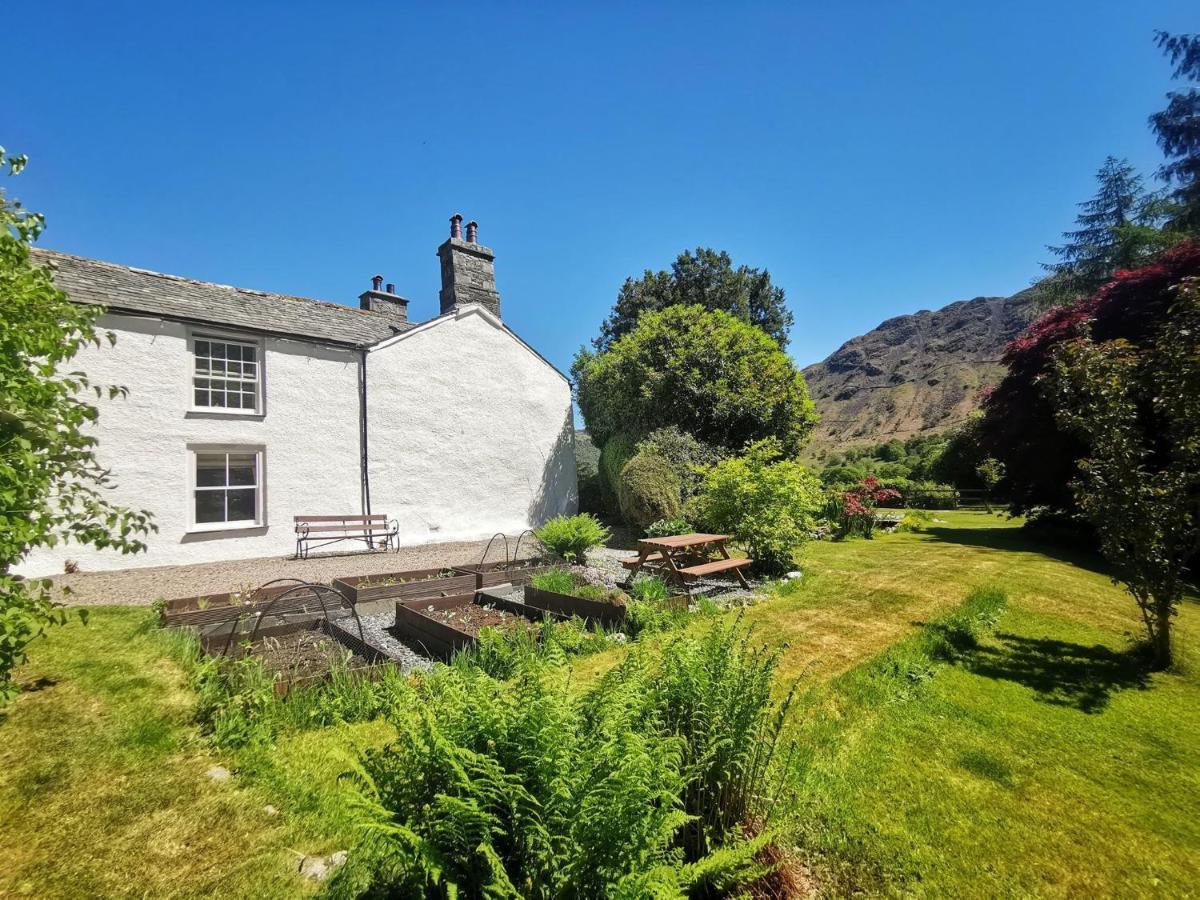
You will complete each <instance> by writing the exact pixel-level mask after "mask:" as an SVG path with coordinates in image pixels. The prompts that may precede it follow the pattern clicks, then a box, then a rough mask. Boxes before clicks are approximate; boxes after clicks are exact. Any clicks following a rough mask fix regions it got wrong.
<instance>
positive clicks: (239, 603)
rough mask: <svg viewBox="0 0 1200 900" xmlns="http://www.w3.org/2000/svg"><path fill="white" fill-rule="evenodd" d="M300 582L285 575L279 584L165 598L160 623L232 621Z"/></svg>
mask: <svg viewBox="0 0 1200 900" xmlns="http://www.w3.org/2000/svg"><path fill="white" fill-rule="evenodd" d="M303 584H304V582H302V581H299V580H297V579H292V578H288V579H281V581H280V583H278V584H277V583H275V582H268V583H267V584H264V585H262V586H261V587H257V588H252V589H247V590H242V591H231V592H229V593H225V594H202V595H199V596H195V597H179V598H178V599H175V600H168V601H167V602H166V603H165V604H164V605H163V608H162V623H163V624H164V625H171V626H178V625H196V626H204V625H220V624H222V623H226V622H231V621H233V620H234V619H236V618H238V617H239V616H243V615H245V614H246V613H253V612H257V611H259V610H261V609H264V608H265V607H266V606H267V604H268V603H270V602H271V601H272V600H274V599H276V598H277V597H280V596H282V595H283V594H286V593H287V592H288V591H290V590H294V589H295V588H298V587H300V586H302V585H303Z"/></svg>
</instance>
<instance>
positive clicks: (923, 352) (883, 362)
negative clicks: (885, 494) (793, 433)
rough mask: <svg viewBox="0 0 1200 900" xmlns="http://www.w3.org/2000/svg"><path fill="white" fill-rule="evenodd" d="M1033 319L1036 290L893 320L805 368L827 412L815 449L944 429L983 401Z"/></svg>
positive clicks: (815, 452)
mask: <svg viewBox="0 0 1200 900" xmlns="http://www.w3.org/2000/svg"><path fill="white" fill-rule="evenodd" d="M1032 316H1033V307H1032V304H1031V301H1030V292H1029V291H1022V292H1021V293H1019V294H1014V295H1013V296H1012V297H976V298H975V299H974V300H960V301H959V302H957V303H951V304H950V305H949V306H946V307H943V308H942V309H939V310H936V311H934V312H930V311H929V310H922V311H921V312H918V313H913V314H912V315H910V316H897V317H896V318H894V319H888V320H887V321H886V322H884V323H882V324H881V325H879V326H878V327H877V328H875V329H873V330H872V331H868V332H867V333H866V334H864V335H860V336H859V337H856V338H853V339H851V340H849V341H847V342H846V343H844V344H842V346H841V347H839V348H838V350H837V352H836V353H834V354H833V355H832V356H830V357H828V358H827V359H826V360H824V361H823V362H819V363H816V364H815V365H811V366H809V367H808V368H806V369H805V370H804V378H805V380H806V381H807V382H808V390H809V393H810V394H811V395H812V398H813V402H814V403H816V406H817V409H818V410H819V411H820V413H821V422H820V423H819V424H818V425H817V427H816V429H815V430H814V432H813V439H812V443H811V444H810V447H809V454H811V455H816V456H820V455H821V452H822V451H823V450H827V449H833V448H841V447H845V446H849V445H852V444H875V443H880V442H883V441H888V440H891V439H892V438H899V439H900V440H903V439H905V438H908V437H912V436H913V435H917V434H927V433H933V432H937V431H942V430H944V429H946V428H949V427H951V426H953V425H955V424H957V423H958V422H961V421H962V420H963V419H964V418H966V416H967V415H968V414H969V413H970V412H971V411H972V410H973V409H975V408H976V407H977V406H978V405H979V396H978V395H979V391H980V389H982V388H984V387H988V386H990V385H993V384H995V383H996V382H997V381H999V379H1000V376H1001V374H1002V373H1003V367H1002V366H1001V365H1000V354H1001V352H1002V351H1003V349H1004V347H1005V345H1006V344H1008V342H1009V341H1011V340H1012V339H1013V338H1014V337H1016V336H1017V335H1018V334H1019V333H1020V332H1021V331H1022V330H1024V328H1025V326H1026V325H1028V324H1029V321H1030V320H1031V318H1032Z"/></svg>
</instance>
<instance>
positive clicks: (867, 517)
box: [834, 478, 900, 540]
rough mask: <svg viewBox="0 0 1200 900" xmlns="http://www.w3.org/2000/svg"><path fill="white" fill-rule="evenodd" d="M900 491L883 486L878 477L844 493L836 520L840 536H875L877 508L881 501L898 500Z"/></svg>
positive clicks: (868, 537) (869, 537)
mask: <svg viewBox="0 0 1200 900" xmlns="http://www.w3.org/2000/svg"><path fill="white" fill-rule="evenodd" d="M899 497H900V492H899V491H897V490H896V489H895V488H888V487H881V486H880V484H879V481H878V479H875V478H868V479H866V480H865V481H863V482H862V484H860V485H858V486H857V487H855V488H852V489H851V490H848V491H846V492H844V493H843V494H842V500H841V504H840V514H839V517H838V518H837V519H836V520H835V521H834V524H835V525H836V526H837V529H838V537H841V538H845V537H851V536H854V535H857V536H859V537H865V538H867V539H868V540H869V539H871V538H873V537H874V536H875V508H876V507H877V506H878V505H879V504H880V503H885V502H888V501H891V500H896V499H898V498H899Z"/></svg>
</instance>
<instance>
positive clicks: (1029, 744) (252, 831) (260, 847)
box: [0, 513, 1200, 897]
mask: <svg viewBox="0 0 1200 900" xmlns="http://www.w3.org/2000/svg"><path fill="white" fill-rule="evenodd" d="M939 519H941V520H943V521H940V522H935V523H934V524H933V525H931V526H930V527H929V529H928V530H927V531H926V532H924V533H918V534H902V535H886V536H881V537H879V538H877V539H876V540H874V541H853V542H848V543H842V544H834V543H821V544H814V545H811V546H809V547H807V548H806V549H805V551H804V553H803V557H802V562H803V565H804V569H805V573H806V574H805V578H804V580H803V582H802V583H801V584H799V585H798V586H796V587H793V588H791V589H790V590H787V591H782V592H780V593H779V594H777V595H776V596H774V597H773V598H772V599H771V600H769V601H768V602H766V603H763V604H761V605H759V606H756V607H754V608H752V609H751V610H750V611H749V612H748V613H747V614H746V618H747V619H748V620H749V621H750V622H752V623H754V624H755V626H756V628H757V629H758V633H759V634H760V635H761V636H762V637H763V639H764V640H766V641H769V642H773V643H785V644H786V645H787V650H786V652H785V655H784V657H783V665H782V672H781V676H782V677H781V679H780V689H781V691H782V690H783V689H784V688H785V687H786V685H787V684H789V683H790V682H791V681H792V680H795V679H801V680H802V683H803V685H804V686H805V689H806V693H805V695H804V697H803V701H802V703H801V708H800V709H799V710H798V713H799V715H798V718H797V721H796V724H795V726H794V729H793V734H794V736H795V737H796V738H797V739H798V740H799V741H800V743H801V746H802V747H804V748H806V750H807V752H809V753H811V765H810V767H809V771H808V775H807V777H806V779H805V780H804V782H803V783H802V784H801V785H798V789H799V793H800V806H799V815H798V817H797V823H798V824H797V826H796V828H795V831H794V835H793V837H794V838H795V842H796V844H797V845H798V846H799V848H800V850H801V852H802V854H803V856H804V857H805V858H806V859H807V860H808V862H809V863H810V866H811V868H812V869H813V870H814V873H815V877H816V879H817V882H818V883H819V884H820V885H821V886H822V887H823V889H824V892H825V893H827V894H830V895H839V896H840V895H844V894H846V893H848V892H850V891H852V890H862V891H865V892H866V893H868V894H890V893H903V894H917V895H929V896H946V895H953V896H981V897H982V896H987V897H991V896H1029V895H1049V896H1089V897H1090V896H1163V897H1185V896H1193V895H1195V894H1196V888H1195V887H1194V885H1196V884H1200V774H1198V772H1200V654H1198V653H1197V637H1198V635H1200V609H1198V607H1197V605H1196V604H1195V603H1193V602H1189V603H1188V604H1187V605H1186V607H1185V609H1184V610H1183V612H1182V614H1181V616H1180V619H1179V623H1178V630H1177V647H1178V648H1179V651H1180V652H1179V659H1180V662H1179V665H1178V667H1177V671H1175V672H1172V673H1169V674H1156V675H1152V676H1148V675H1146V674H1145V672H1144V670H1143V668H1142V667H1141V666H1140V664H1139V662H1138V660H1137V659H1136V658H1135V657H1134V656H1133V655H1132V654H1131V653H1130V652H1129V646H1130V636H1132V635H1136V633H1137V631H1138V625H1139V622H1138V619H1137V616H1136V609H1135V607H1134V605H1133V602H1132V600H1130V599H1129V598H1128V597H1127V596H1126V595H1124V594H1123V592H1122V591H1121V590H1120V589H1119V588H1117V587H1115V586H1113V585H1112V584H1111V582H1110V581H1109V579H1108V578H1107V576H1105V575H1104V574H1103V572H1101V571H1099V567H1098V566H1097V564H1096V563H1095V561H1094V560H1089V559H1072V558H1069V557H1065V556H1062V555H1060V554H1057V553H1049V552H1043V551H1042V550H1040V549H1039V548H1036V547H1033V546H1030V545H1029V544H1027V543H1026V542H1025V541H1024V539H1023V537H1022V535H1021V534H1020V533H1019V532H1018V531H1017V530H1016V529H1015V528H1014V527H1013V525H1012V523H1009V522H1007V521H1005V520H1003V519H999V518H996V517H994V516H987V515H985V514H982V513H941V514H939ZM983 583H993V584H999V585H1002V586H1003V587H1004V588H1005V589H1006V590H1007V592H1008V595H1009V606H1008V611H1007V612H1006V613H1005V614H1004V616H1003V617H1002V618H1001V619H1000V621H999V622H998V624H997V626H996V628H995V631H994V632H993V633H992V634H991V635H990V636H988V637H987V638H985V639H984V641H983V642H982V645H981V646H980V647H978V648H977V649H975V650H973V651H970V652H968V653H967V654H966V655H965V656H963V657H961V658H960V659H958V660H957V661H956V662H954V663H945V664H937V665H935V666H932V667H931V668H930V669H929V671H927V672H922V673H919V677H918V676H913V675H912V674H911V673H903V672H902V673H900V674H897V673H896V672H894V671H892V669H889V668H888V666H887V665H885V663H886V661H887V659H888V658H889V657H888V656H887V654H889V653H891V654H894V653H897V652H899V651H897V650H896V647H897V645H900V649H901V650H903V648H904V646H905V642H910V643H911V642H912V641H913V639H914V638H913V636H914V634H915V633H916V632H917V630H918V629H920V628H921V627H922V625H923V624H924V623H929V622H931V621H932V620H934V619H936V618H938V617H939V616H942V615H944V614H946V613H947V612H949V611H951V610H953V609H954V608H955V607H956V606H957V605H958V604H960V603H961V602H962V600H963V598H964V596H965V595H966V593H967V591H968V590H969V589H970V588H972V587H974V586H977V585H980V584H983ZM147 618H148V616H147V613H146V611H144V610H130V609H98V610H95V611H94V612H93V616H92V620H91V623H90V624H89V625H87V626H86V627H84V626H80V625H78V624H73V625H70V626H68V627H66V628H63V629H60V630H58V631H57V632H55V633H54V635H53V636H52V637H51V638H50V639H49V640H48V641H45V642H41V643H39V644H37V645H36V646H35V647H34V654H33V661H32V662H31V663H30V665H29V666H27V667H26V668H25V669H24V670H23V671H22V672H21V673H20V680H21V681H22V682H23V683H24V684H25V685H26V687H27V690H26V691H25V692H24V693H23V694H22V695H21V696H20V697H19V699H18V700H17V701H16V702H15V703H14V704H13V705H12V706H11V707H10V708H9V710H8V711H7V713H6V714H3V718H0V859H3V860H4V865H3V866H0V896H5V895H8V894H13V895H18V896H20V895H23V894H24V895H29V896H37V897H59V896H64V897H65V896H80V895H94V896H95V895H106V896H107V895H139V896H142V895H147V896H196V895H209V894H221V895H226V896H244V895H250V894H253V895H256V896H260V897H273V896H294V895H295V894H297V893H300V892H303V891H306V890H310V886H309V885H308V884H307V883H305V882H303V881H301V880H300V879H299V878H298V876H297V875H295V873H294V871H295V868H296V861H297V859H298V857H297V855H296V854H297V853H327V852H330V851H332V850H336V849H340V848H343V847H349V846H351V845H352V843H353V840H354V835H353V833H352V831H351V828H350V826H349V824H348V819H347V817H346V815H345V802H344V795H343V794H342V791H343V790H344V788H343V787H341V786H340V785H339V784H338V782H337V780H336V777H337V775H338V773H340V772H342V771H344V770H345V769H347V768H348V767H349V765H350V761H351V759H352V755H353V750H354V748H355V747H358V746H362V745H366V744H373V743H379V742H381V741H383V740H385V739H386V737H387V734H388V729H387V726H386V725H384V724H383V723H366V724H363V725H356V726H341V727H338V728H329V729H322V730H318V731H310V732H305V733H300V734H295V735H288V736H286V737H284V738H282V739H280V741H279V742H278V744H277V745H276V747H275V748H274V749H273V750H272V751H270V752H267V753H260V754H257V755H250V754H246V753H244V754H242V755H240V756H236V757H221V756H220V755H218V754H215V753H214V752H213V751H211V750H210V749H209V748H208V747H207V746H206V743H205V741H204V740H203V739H202V738H201V737H200V736H199V735H198V734H197V732H196V730H195V728H194V726H193V725H192V724H191V713H192V708H193V705H194V702H195V698H194V697H193V696H192V694H191V692H190V690H189V689H188V687H187V685H186V681H185V678H184V676H183V674H182V672H181V671H180V669H179V667H178V666H177V665H176V664H175V663H173V662H172V661H171V660H170V656H169V654H168V652H167V648H166V646H165V643H164V641H163V640H162V638H161V637H160V636H159V635H156V634H155V633H154V632H153V630H150V629H147V628H146V621H147ZM697 627H703V626H702V625H698V626H697ZM618 658H619V652H610V653H606V654H600V655H597V656H594V657H586V658H583V659H581V660H579V661H578V662H577V663H576V669H577V676H578V678H579V680H580V681H585V680H589V679H590V678H591V677H592V676H594V675H595V674H596V673H598V672H600V671H602V670H604V669H606V668H607V667H609V666H610V665H612V664H613V663H614V662H616V661H617V659H618ZM217 763H220V764H224V765H226V766H229V767H230V768H233V769H235V770H236V771H237V773H238V774H237V777H235V778H234V779H233V780H232V781H229V782H213V781H211V780H210V779H208V778H207V777H206V776H205V772H206V770H207V769H208V768H209V767H210V766H212V765H214V764H217ZM267 804H271V805H273V806H275V807H277V808H278V809H279V810H280V813H279V815H277V816H269V815H268V814H267V813H266V812H265V811H264V809H263V807H264V806H265V805H267Z"/></svg>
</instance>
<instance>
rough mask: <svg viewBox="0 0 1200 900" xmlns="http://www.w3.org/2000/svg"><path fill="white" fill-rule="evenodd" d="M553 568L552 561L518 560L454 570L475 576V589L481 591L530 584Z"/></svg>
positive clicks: (462, 567)
mask: <svg viewBox="0 0 1200 900" xmlns="http://www.w3.org/2000/svg"><path fill="white" fill-rule="evenodd" d="M560 565H561V564H560ZM553 568H556V566H555V564H554V563H553V562H552V561H550V560H546V559H517V560H513V561H512V562H507V563H505V562H494V563H483V564H476V565H473V566H455V567H454V570H455V571H456V572H462V573H464V574H469V575H474V576H475V586H474V589H475V590H477V591H481V590H483V589H484V588H488V587H495V586H496V585H498V584H516V585H521V584H529V580H530V579H531V578H533V576H534V575H540V574H541V573H542V572H549V571H550V570H551V569H553Z"/></svg>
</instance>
